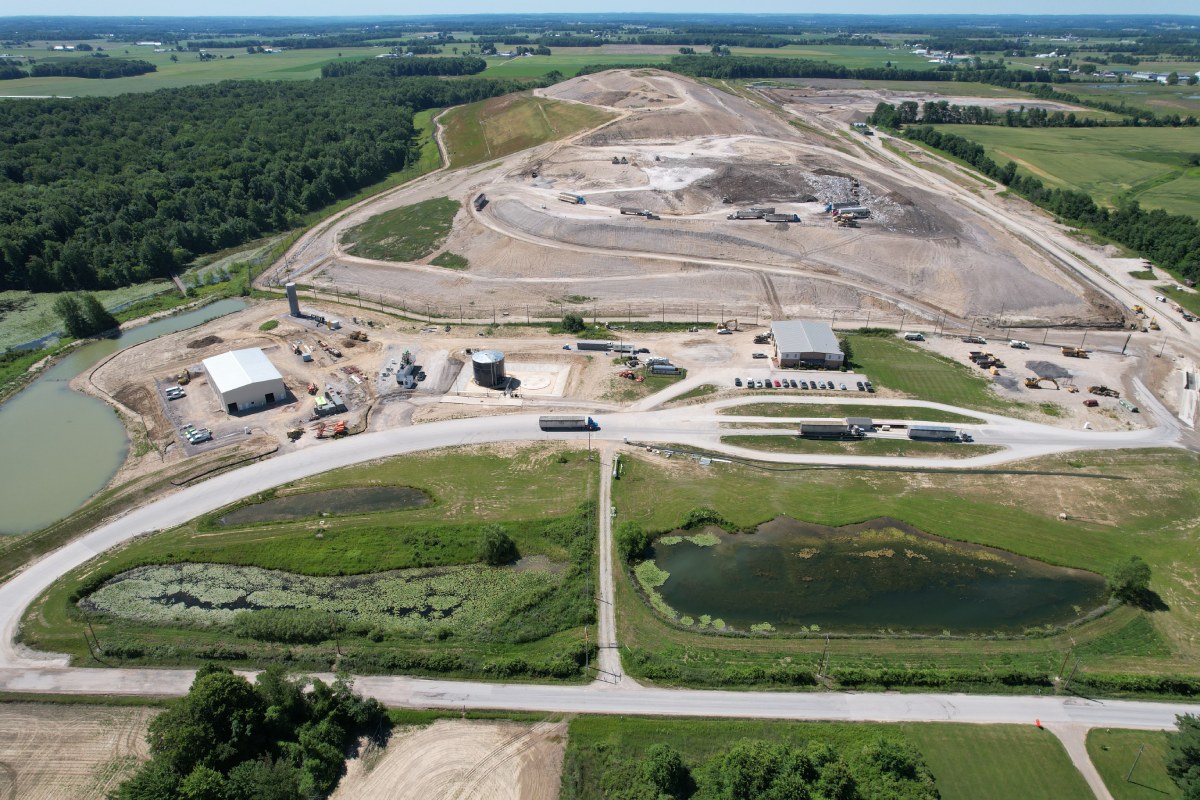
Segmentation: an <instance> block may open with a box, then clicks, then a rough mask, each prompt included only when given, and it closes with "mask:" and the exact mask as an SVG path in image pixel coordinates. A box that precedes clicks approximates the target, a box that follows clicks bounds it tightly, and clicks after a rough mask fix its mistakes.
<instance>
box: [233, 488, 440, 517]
mask: <svg viewBox="0 0 1200 800" xmlns="http://www.w3.org/2000/svg"><path fill="white" fill-rule="evenodd" d="M430 502H431V498H430V497H429V495H427V494H425V493H424V492H422V491H421V490H420V489H413V488H411V487H408V486H363V487H356V488H350V489H325V490H323V491H319V492H304V493H303V494H293V495H288V496H286V497H275V498H272V499H270V500H266V501H264V502H262V503H254V504H252V505H248V506H242V507H241V508H239V509H235V510H234V511H231V512H229V513H228V514H226V515H225V516H223V517H221V524H222V525H246V524H249V523H253V522H286V521H288V520H294V519H304V518H306V517H314V516H316V515H317V514H369V513H371V512H373V511H403V510H404V509H407V508H420V507H422V506H427V505H429V503H430Z"/></svg>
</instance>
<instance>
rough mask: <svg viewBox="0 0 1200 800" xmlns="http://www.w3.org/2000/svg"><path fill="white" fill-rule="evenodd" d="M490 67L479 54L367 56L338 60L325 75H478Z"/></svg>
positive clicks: (323, 70)
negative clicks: (445, 56) (417, 56)
mask: <svg viewBox="0 0 1200 800" xmlns="http://www.w3.org/2000/svg"><path fill="white" fill-rule="evenodd" d="M485 69H487V62H486V61H484V60H483V59H482V58H478V57H476V56H459V57H457V58H449V57H447V58H367V59H362V60H358V61H334V62H333V63H331V64H326V65H325V66H323V67H321V77H322V78H339V77H342V76H345V75H364V74H365V75H374V76H388V77H393V78H398V77H402V76H410V75H475V74H478V73H480V72H483V71H484V70H485Z"/></svg>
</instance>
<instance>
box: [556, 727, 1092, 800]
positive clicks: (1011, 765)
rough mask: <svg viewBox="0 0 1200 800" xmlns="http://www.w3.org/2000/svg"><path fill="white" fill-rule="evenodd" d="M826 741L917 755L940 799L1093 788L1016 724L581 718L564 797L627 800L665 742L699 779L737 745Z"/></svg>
mask: <svg viewBox="0 0 1200 800" xmlns="http://www.w3.org/2000/svg"><path fill="white" fill-rule="evenodd" d="M745 739H750V740H765V741H769V742H775V743H779V744H783V745H787V746H790V747H803V746H804V745H805V744H806V743H807V742H813V741H818V742H825V743H828V744H829V745H830V746H832V747H833V748H835V749H836V750H838V751H839V752H845V753H850V752H853V751H855V750H861V749H862V748H864V747H866V746H870V745H871V744H874V743H875V742H878V741H879V740H881V739H882V740H885V741H889V742H896V743H902V744H907V745H908V746H910V747H913V748H916V750H917V751H919V752H920V754H921V757H922V758H923V760H924V762H925V764H926V766H927V767H928V768H929V770H930V772H932V774H933V778H934V782H935V786H936V788H937V791H938V793H939V794H940V796H941V798H942V800H1010V798H1016V797H1020V798H1029V800H1088V798H1090V797H1091V794H1090V792H1089V791H1088V787H1087V784H1086V783H1084V781H1083V778H1082V777H1081V776H1080V775H1079V773H1078V771H1076V769H1075V767H1074V766H1073V765H1072V764H1071V761H1070V759H1069V758H1068V757H1067V754H1066V751H1064V750H1063V747H1062V745H1061V744H1059V742H1058V740H1057V739H1056V738H1055V737H1054V735H1053V734H1051V733H1048V732H1046V731H1039V730H1037V729H1036V728H1034V727H1033V726H1032V725H1030V726H1029V727H1028V728H1024V727H1019V726H1015V725H993V726H984V725H959V724H953V723H941V724H924V725H916V724H905V725H887V724H878V723H858V724H845V723H820V722H818V723H812V722H778V721H766V720H703V719H660V718H628V717H627V718H621V717H593V716H585V717H578V718H576V719H573V720H571V723H570V729H569V735H568V742H567V752H566V756H565V759H564V763H563V779H562V798H563V800H576V799H577V798H585V797H605V796H609V797H612V796H625V795H622V794H620V789H629V788H630V787H633V786H636V785H637V784H638V783H639V778H640V776H639V774H638V767H639V765H640V762H641V760H642V759H643V758H644V757H645V754H646V752H647V751H648V750H649V749H650V748H651V747H653V746H655V745H658V744H669V745H671V746H672V747H674V748H675V749H676V750H677V751H679V754H680V755H681V756H682V758H683V762H684V764H685V765H686V766H687V767H688V768H689V769H690V770H692V771H693V774H695V773H696V771H697V768H698V767H700V765H701V764H703V763H704V762H706V761H708V760H710V759H712V758H714V757H716V756H720V755H721V754H723V753H724V752H726V751H727V750H728V749H729V748H730V747H731V746H733V745H734V744H735V743H737V742H739V741H742V740H745Z"/></svg>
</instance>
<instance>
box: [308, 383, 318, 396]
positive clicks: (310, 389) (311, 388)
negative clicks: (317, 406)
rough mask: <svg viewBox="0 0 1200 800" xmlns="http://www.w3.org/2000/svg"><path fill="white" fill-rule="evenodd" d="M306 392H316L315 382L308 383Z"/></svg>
mask: <svg viewBox="0 0 1200 800" xmlns="http://www.w3.org/2000/svg"><path fill="white" fill-rule="evenodd" d="M308 393H309V394H316V393H317V385H316V384H315V383H310V384H309V385H308Z"/></svg>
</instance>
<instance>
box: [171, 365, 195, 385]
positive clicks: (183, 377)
mask: <svg viewBox="0 0 1200 800" xmlns="http://www.w3.org/2000/svg"><path fill="white" fill-rule="evenodd" d="M175 381H176V382H177V383H178V384H179V385H180V386H187V385H188V384H189V383H191V382H192V373H191V372H189V371H188V370H187V369H184V370H183V372H181V373H179V377H178V378H176V379H175Z"/></svg>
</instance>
